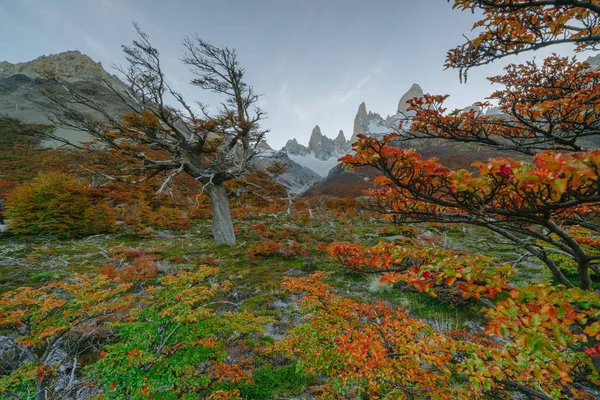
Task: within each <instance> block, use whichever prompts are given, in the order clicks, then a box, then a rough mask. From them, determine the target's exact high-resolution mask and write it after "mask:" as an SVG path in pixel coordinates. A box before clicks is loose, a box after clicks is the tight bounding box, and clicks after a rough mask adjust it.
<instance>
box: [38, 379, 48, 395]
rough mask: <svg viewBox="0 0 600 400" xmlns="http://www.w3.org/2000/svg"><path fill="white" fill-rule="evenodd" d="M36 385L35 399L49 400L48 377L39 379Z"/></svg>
mask: <svg viewBox="0 0 600 400" xmlns="http://www.w3.org/2000/svg"><path fill="white" fill-rule="evenodd" d="M36 386H37V387H36V393H35V399H36V400H48V396H47V394H46V377H45V376H44V377H42V379H38V382H37V385H36Z"/></svg>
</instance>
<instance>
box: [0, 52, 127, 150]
mask: <svg viewBox="0 0 600 400" xmlns="http://www.w3.org/2000/svg"><path fill="white" fill-rule="evenodd" d="M50 73H51V74H56V75H59V76H60V77H61V78H63V79H64V80H66V81H67V82H69V83H70V84H72V85H74V86H75V87H76V88H79V89H85V90H87V91H88V92H92V91H93V92H94V95H95V96H94V97H95V98H97V99H98V101H99V102H101V103H102V104H103V105H104V106H105V107H106V109H107V110H108V111H109V112H110V113H111V114H113V115H121V114H122V113H124V112H126V111H127V110H128V109H127V108H126V107H125V106H124V105H123V104H122V103H121V102H120V101H118V99H117V98H116V96H115V95H114V94H113V93H112V92H111V91H110V90H109V89H108V88H107V87H106V86H105V85H104V84H103V83H102V81H103V80H106V81H108V82H110V84H111V85H112V86H113V87H116V88H124V85H123V83H122V82H121V81H119V79H118V78H117V77H115V76H113V75H111V74H109V73H108V72H106V70H104V68H103V67H102V64H101V63H97V62H95V61H94V60H92V59H91V58H89V57H88V56H86V55H84V54H81V53H80V52H79V51H67V52H64V53H59V54H54V55H49V56H41V57H38V58H36V59H35V60H33V61H28V62H22V63H16V64H12V63H9V62H7V61H2V62H0V115H7V116H9V117H13V118H18V119H21V120H23V121H27V122H35V123H43V124H50V123H51V121H50V120H49V119H48V117H47V115H46V110H45V109H44V108H43V107H42V106H40V105H39V104H38V103H39V102H41V101H42V100H43V97H42V91H43V90H44V89H46V88H50V89H52V88H55V83H54V82H53V81H52V80H50V79H49V78H48V74H50ZM55 133H56V134H57V135H58V136H61V137H64V138H66V139H69V140H73V141H83V140H87V139H89V137H87V136H86V135H85V134H82V133H81V132H78V131H74V130H70V129H68V128H64V127H57V129H56V132H55ZM45 144H46V145H50V144H51V143H50V142H46V143H45Z"/></svg>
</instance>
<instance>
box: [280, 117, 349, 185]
mask: <svg viewBox="0 0 600 400" xmlns="http://www.w3.org/2000/svg"><path fill="white" fill-rule="evenodd" d="M350 149H351V146H350V141H348V140H346V137H345V136H344V132H343V131H339V132H338V135H337V136H336V138H335V139H330V138H328V137H327V136H325V135H323V133H321V128H319V126H318V125H317V126H315V127H314V128H313V131H312V134H311V136H310V140H309V142H308V146H304V145H302V144H300V143H298V141H297V140H296V139H291V140H288V142H287V143H286V145H285V146H283V148H282V149H281V151H282V152H284V153H286V154H287V155H288V156H289V158H290V159H292V160H293V161H295V162H296V163H298V164H301V165H303V166H304V167H306V168H309V169H310V170H312V171H314V172H315V173H317V174H318V175H319V176H321V177H325V176H327V175H328V174H329V171H330V170H331V169H332V168H333V167H335V165H337V160H338V158H340V157H341V156H343V155H345V154H347V153H348V152H349V151H350Z"/></svg>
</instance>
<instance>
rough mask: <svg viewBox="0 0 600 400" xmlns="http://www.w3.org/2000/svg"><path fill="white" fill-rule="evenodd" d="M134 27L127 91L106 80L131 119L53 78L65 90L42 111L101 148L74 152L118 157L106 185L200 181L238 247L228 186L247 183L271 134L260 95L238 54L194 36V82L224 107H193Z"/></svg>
mask: <svg viewBox="0 0 600 400" xmlns="http://www.w3.org/2000/svg"><path fill="white" fill-rule="evenodd" d="M135 28H136V31H137V34H138V38H137V40H134V41H133V43H132V45H131V46H123V52H124V53H125V58H126V60H127V62H128V65H127V66H126V67H119V68H118V70H119V71H120V72H121V75H122V76H121V78H122V80H123V82H124V83H125V86H123V85H120V84H118V83H115V81H114V80H109V79H105V80H104V81H103V84H104V85H105V86H106V87H107V88H108V89H109V90H110V92H111V93H112V95H111V97H110V99H109V100H107V101H116V102H119V103H120V104H122V105H124V106H125V107H126V109H127V110H129V112H128V113H126V114H125V115H123V116H122V117H117V116H115V115H112V114H111V113H110V112H109V111H108V110H107V107H106V104H105V100H104V99H99V98H95V97H94V96H93V94H94V90H93V89H85V90H82V89H79V88H76V87H75V86H73V85H69V84H68V83H66V82H64V81H63V80H62V79H61V78H60V76H53V79H54V80H56V81H57V82H58V83H60V88H59V89H48V90H47V91H46V100H45V102H44V105H45V107H46V108H47V109H48V110H49V112H50V113H51V117H52V120H53V121H54V122H55V123H57V124H60V125H62V126H65V127H68V128H70V129H74V130H79V131H83V132H86V133H88V134H90V135H92V137H93V138H94V141H95V145H91V146H90V145H87V146H81V145H78V144H75V145H76V146H79V147H85V148H86V149H87V150H102V151H107V152H109V153H112V154H113V155H114V156H116V158H115V157H113V159H112V162H110V163H106V164H103V165H99V166H96V168H97V172H99V173H100V174H101V175H102V176H103V177H104V178H106V179H109V180H123V181H127V182H140V181H146V180H148V179H150V178H151V177H154V178H161V179H162V184H161V185H160V188H159V189H158V191H159V192H162V191H163V190H165V188H166V187H167V185H168V184H169V182H171V180H172V179H173V177H174V176H175V175H177V174H179V173H185V174H188V175H189V176H190V177H192V178H193V179H195V180H196V181H198V182H200V183H201V184H202V187H203V190H205V191H206V192H207V193H208V195H209V197H210V200H211V205H212V212H213V235H214V239H215V242H216V243H217V244H227V245H232V244H234V243H235V234H234V231H233V224H232V220H231V213H230V207H229V198H228V193H227V191H226V188H225V186H224V185H223V184H224V183H225V182H227V181H229V180H232V179H236V178H240V177H243V176H245V175H246V174H247V172H248V171H249V170H250V169H251V165H252V159H253V158H254V156H255V155H256V154H257V153H258V151H259V150H258V145H259V143H260V142H261V141H262V140H263V138H264V135H265V133H266V131H265V130H261V129H260V127H259V122H260V121H261V120H263V119H264V116H265V114H264V112H263V111H262V110H261V109H260V108H259V107H257V102H258V100H259V95H258V94H257V93H256V92H255V91H254V88H253V87H252V86H250V85H249V84H248V83H247V82H246V80H245V70H244V69H243V68H242V67H241V66H240V63H239V61H238V56H237V53H236V52H235V50H232V49H229V48H226V47H225V48H219V47H216V46H213V45H211V44H210V43H208V42H206V41H204V40H202V39H201V38H200V37H198V36H194V37H188V38H186V39H184V41H183V47H184V53H183V56H182V58H181V61H182V62H183V64H184V65H186V66H188V67H189V69H190V72H191V73H192V74H193V76H194V78H193V79H192V80H191V82H190V83H191V85H192V86H195V87H199V88H201V89H203V90H206V91H210V92H213V93H216V94H217V95H221V96H222V97H223V98H224V101H223V102H222V103H221V104H220V105H219V107H217V111H215V112H211V111H210V110H209V107H208V106H206V105H204V104H202V103H198V104H195V103H194V104H192V103H191V102H190V101H189V100H186V99H185V98H184V96H183V95H182V94H181V93H179V92H177V91H176V90H174V89H173V87H172V86H171V84H170V83H169V81H168V79H167V77H166V73H165V71H164V70H163V66H162V64H161V59H160V57H159V52H158V50H157V49H156V48H155V47H153V46H152V45H151V43H150V40H149V37H148V35H147V34H146V33H144V32H142V31H141V30H140V28H139V27H138V26H137V25H135ZM54 138H55V139H57V140H62V141H64V139H61V138H59V137H56V136H54ZM94 146H95V147H94Z"/></svg>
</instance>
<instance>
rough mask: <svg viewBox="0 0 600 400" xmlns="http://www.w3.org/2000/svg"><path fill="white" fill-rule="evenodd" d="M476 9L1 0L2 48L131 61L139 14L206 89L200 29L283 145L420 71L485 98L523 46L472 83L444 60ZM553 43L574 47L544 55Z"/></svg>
mask: <svg viewBox="0 0 600 400" xmlns="http://www.w3.org/2000/svg"><path fill="white" fill-rule="evenodd" d="M475 18H476V16H474V15H472V14H470V13H466V12H459V11H453V10H452V9H451V5H450V4H449V3H447V1H446V0H419V1H414V0H252V1H250V0H212V1H209V0H168V1H167V0H0V35H1V37H2V38H3V39H2V41H0V60H6V61H9V62H22V61H28V60H32V59H34V58H36V57H38V56H40V55H43V54H45V55H48V54H53V53H59V52H63V51H66V50H80V51H81V52H82V53H84V54H87V55H89V56H90V57H92V58H93V59H94V60H96V61H100V62H102V64H103V65H104V66H105V67H106V68H107V69H108V70H109V72H114V71H111V70H110V68H108V67H109V66H110V65H112V64H115V63H121V62H122V60H123V59H122V56H121V50H120V46H121V44H127V43H129V42H130V41H131V40H132V39H133V38H134V30H133V28H132V25H131V22H132V21H136V22H137V23H138V24H139V25H140V26H141V28H142V29H143V30H144V31H146V32H147V33H148V34H149V35H150V38H151V40H152V42H153V44H154V45H155V46H156V47H157V48H158V49H159V50H160V52H161V55H162V58H163V61H164V65H165V68H166V70H167V73H168V77H169V79H171V81H172V82H173V85H174V87H176V88H177V89H179V90H180V91H182V92H183V93H184V94H185V95H186V96H187V97H189V98H190V99H192V100H199V101H207V99H210V97H207V96H206V94H204V93H202V91H200V90H199V89H197V88H193V87H189V85H187V82H188V81H189V78H190V75H189V73H188V72H187V70H186V68H185V67H184V66H182V65H181V63H180V62H179V61H178V58H179V56H180V55H181V39H182V38H183V37H185V36H186V35H192V34H195V33H197V34H198V35H199V36H200V37H202V38H204V39H205V40H207V41H209V42H211V43H213V44H215V45H218V46H227V47H232V48H235V49H236V50H237V51H238V53H239V59H240V61H241V63H242V65H243V66H244V67H245V68H246V71H247V80H248V82H249V83H250V84H252V85H253V86H254V87H255V89H256V90H257V91H258V92H260V93H264V97H263V98H262V100H261V103H262V104H261V106H262V107H263V108H264V109H265V110H266V111H267V112H268V113H269V119H268V120H267V121H266V122H265V126H266V127H267V128H270V129H271V132H270V134H269V135H268V141H269V143H270V144H271V145H272V146H273V147H274V148H280V147H281V146H283V145H284V144H285V142H286V141H287V140H288V139H289V138H292V137H296V138H297V139H298V141H299V142H301V143H307V142H308V138H309V136H310V133H311V131H312V128H313V127H314V125H317V124H318V125H319V126H320V127H321V130H322V132H323V133H324V134H326V135H328V136H330V137H334V136H335V135H336V134H337V132H338V131H339V130H340V129H343V130H344V132H345V133H346V137H349V136H350V135H351V134H352V124H353V120H354V115H355V114H356V110H357V108H358V106H359V104H360V103H361V102H363V101H364V102H365V103H366V105H367V109H368V110H370V111H374V112H378V113H380V114H381V115H382V116H384V117H385V116H386V115H387V114H391V113H394V112H395V110H396V107H397V103H398V100H399V99H400V97H401V96H402V94H403V93H404V92H405V91H406V90H408V88H409V87H410V86H411V85H412V83H415V82H416V83H418V84H420V85H421V87H422V88H423V89H424V91H425V92H429V93H432V94H450V95H451V97H450V99H449V105H450V106H451V107H452V108H454V107H464V106H467V105H469V104H472V103H473V102H475V101H479V100H481V99H482V98H483V97H485V96H486V95H488V94H490V93H491V91H492V89H493V88H492V87H491V86H490V85H489V84H488V83H487V81H486V80H485V77H486V76H490V75H494V74H497V73H499V72H500V71H501V68H502V67H503V66H504V65H506V64H507V63H508V62H511V61H512V62H514V61H515V58H512V59H507V60H503V61H502V62H497V63H495V64H493V65H491V66H486V67H480V68H478V69H475V70H472V72H470V74H469V81H468V83H467V84H466V85H465V84H460V83H459V80H458V74H457V72H456V71H454V70H446V71H444V68H443V63H444V57H445V54H446V51H447V50H448V49H450V48H452V47H453V46H456V45H457V44H459V43H461V42H462V41H463V37H462V35H463V34H468V33H469V31H470V28H471V25H472V24H473V22H474V21H475ZM552 51H558V52H561V53H567V52H570V48H552V49H549V50H546V51H544V52H542V53H538V54H537V55H536V56H537V57H542V56H544V55H547V54H549V53H550V52H552ZM531 56H533V54H531V53H529V54H524V55H522V56H521V57H520V58H521V59H526V58H530V57H531Z"/></svg>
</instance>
